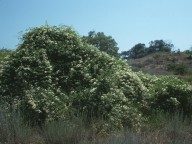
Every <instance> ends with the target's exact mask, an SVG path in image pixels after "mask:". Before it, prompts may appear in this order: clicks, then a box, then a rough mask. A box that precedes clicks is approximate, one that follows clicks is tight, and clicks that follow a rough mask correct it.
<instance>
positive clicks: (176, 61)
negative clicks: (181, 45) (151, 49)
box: [128, 52, 192, 82]
mask: <svg viewBox="0 0 192 144" xmlns="http://www.w3.org/2000/svg"><path fill="white" fill-rule="evenodd" d="M128 64H129V65H131V66H132V69H133V70H134V71H143V72H146V73H149V74H155V75H176V76H177V77H179V78H183V79H185V80H187V81H189V82H191V81H192V55H191V54H190V53H185V52H180V53H167V52H158V53H153V54H150V55H147V56H145V57H142V58H139V59H131V60H128Z"/></svg>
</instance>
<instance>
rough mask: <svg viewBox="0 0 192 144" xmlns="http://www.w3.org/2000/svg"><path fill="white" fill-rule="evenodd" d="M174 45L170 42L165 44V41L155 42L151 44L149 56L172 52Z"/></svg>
mask: <svg viewBox="0 0 192 144" xmlns="http://www.w3.org/2000/svg"><path fill="white" fill-rule="evenodd" d="M173 47H174V45H173V44H171V43H170V42H165V41H163V40H154V41H151V42H149V48H148V52H147V53H148V54H150V53H154V52H171V50H172V48H173Z"/></svg>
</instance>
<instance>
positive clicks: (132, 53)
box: [121, 43, 146, 59]
mask: <svg viewBox="0 0 192 144" xmlns="http://www.w3.org/2000/svg"><path fill="white" fill-rule="evenodd" d="M145 50H146V47H145V44H141V43H139V44H136V45H135V46H134V47H133V48H131V49H130V50H129V51H124V52H122V53H121V57H122V59H128V58H131V59H137V58H141V57H143V56H145Z"/></svg>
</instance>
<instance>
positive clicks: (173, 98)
mask: <svg viewBox="0 0 192 144" xmlns="http://www.w3.org/2000/svg"><path fill="white" fill-rule="evenodd" d="M153 88H154V91H155V95H154V104H153V105H152V108H156V109H162V110H164V111H167V112H170V113H175V112H177V111H179V112H180V113H183V114H184V116H188V117H191V115H192V113H191V112H192V86H191V85H189V84H188V83H187V82H184V81H182V80H179V79H177V78H175V77H168V76H165V77H161V78H160V79H159V80H158V81H157V82H156V84H155V85H154V87H153Z"/></svg>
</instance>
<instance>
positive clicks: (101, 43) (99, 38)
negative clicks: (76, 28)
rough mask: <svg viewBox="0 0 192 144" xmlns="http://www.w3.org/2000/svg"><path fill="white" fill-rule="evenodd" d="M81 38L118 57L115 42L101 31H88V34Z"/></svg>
mask: <svg viewBox="0 0 192 144" xmlns="http://www.w3.org/2000/svg"><path fill="white" fill-rule="evenodd" d="M83 40H84V41H85V42H87V43H89V44H91V45H93V46H95V47H97V48H98V49H99V50H101V51H103V52H106V53H107V54H109V55H110V56H113V57H119V54H118V50H119V48H118V47H117V42H116V41H115V40H114V39H113V38H112V37H111V36H106V35H105V34H104V33H103V32H98V33H96V32H95V31H90V32H89V33H88V36H83Z"/></svg>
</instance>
